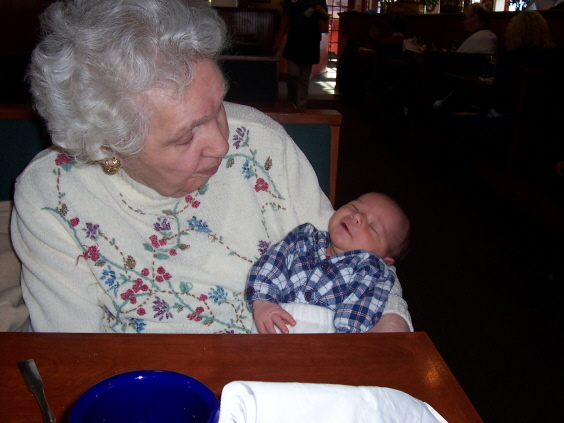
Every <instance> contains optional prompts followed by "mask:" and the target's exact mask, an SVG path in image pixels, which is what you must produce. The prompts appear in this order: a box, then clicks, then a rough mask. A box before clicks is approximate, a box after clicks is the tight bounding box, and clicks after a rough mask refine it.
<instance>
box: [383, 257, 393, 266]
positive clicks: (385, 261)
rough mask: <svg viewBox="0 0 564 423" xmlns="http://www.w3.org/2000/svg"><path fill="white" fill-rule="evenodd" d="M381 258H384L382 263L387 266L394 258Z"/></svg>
mask: <svg viewBox="0 0 564 423" xmlns="http://www.w3.org/2000/svg"><path fill="white" fill-rule="evenodd" d="M382 260H384V263H386V265H388V266H391V265H392V264H394V262H395V260H394V259H393V258H391V257H384V258H383V259H382Z"/></svg>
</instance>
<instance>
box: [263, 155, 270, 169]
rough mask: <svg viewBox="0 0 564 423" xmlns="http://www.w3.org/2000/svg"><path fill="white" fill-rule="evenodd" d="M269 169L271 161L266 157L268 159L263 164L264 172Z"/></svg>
mask: <svg viewBox="0 0 564 423" xmlns="http://www.w3.org/2000/svg"><path fill="white" fill-rule="evenodd" d="M271 167H272V159H271V158H270V156H268V159H266V162H265V163H264V168H265V169H266V170H270V168H271Z"/></svg>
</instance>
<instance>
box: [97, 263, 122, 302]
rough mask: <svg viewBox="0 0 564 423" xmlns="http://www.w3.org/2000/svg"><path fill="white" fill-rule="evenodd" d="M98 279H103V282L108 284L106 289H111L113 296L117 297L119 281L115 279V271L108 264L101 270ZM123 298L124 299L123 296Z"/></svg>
mask: <svg viewBox="0 0 564 423" xmlns="http://www.w3.org/2000/svg"><path fill="white" fill-rule="evenodd" d="M100 280H102V281H105V282H104V283H105V284H106V285H108V286H109V288H108V291H113V293H114V297H117V291H118V289H119V282H117V281H116V272H114V271H113V270H112V268H111V267H110V266H108V268H107V269H104V270H103V272H102V276H101V277H100ZM122 298H123V294H122ZM123 299H124V300H125V298H123Z"/></svg>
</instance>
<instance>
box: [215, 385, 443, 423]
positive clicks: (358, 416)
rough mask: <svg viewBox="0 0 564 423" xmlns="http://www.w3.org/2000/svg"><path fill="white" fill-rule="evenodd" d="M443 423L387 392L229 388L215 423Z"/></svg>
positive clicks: (339, 388)
mask: <svg viewBox="0 0 564 423" xmlns="http://www.w3.org/2000/svg"><path fill="white" fill-rule="evenodd" d="M300 422H306V423H316V422H320V423H321V422H323V423H332V422H335V423H336V422H339V423H347V422H350V423H358V422H362V423H372V422H373V423H376V422H379V423H380V422H386V423H396V422H397V423H405V422H420V423H445V422H446V420H445V419H443V418H442V417H441V415H440V414H439V413H437V412H436V411H435V410H434V409H433V407H431V406H430V405H429V404H427V403H424V402H422V401H419V400H418V399H415V398H413V397H412V396H410V395H408V394H406V393H404V392H401V391H397V390H395V389H390V388H379V387H373V386H345V385H327V384H315V383H270V382H243V381H237V382H231V383H229V384H227V385H225V387H224V388H223V392H222V394H221V411H220V415H219V423H300Z"/></svg>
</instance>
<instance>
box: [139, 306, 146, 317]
mask: <svg viewBox="0 0 564 423" xmlns="http://www.w3.org/2000/svg"><path fill="white" fill-rule="evenodd" d="M145 313H147V312H146V311H145V309H144V308H143V307H141V308H139V309H137V314H138V315H139V316H144V315H145Z"/></svg>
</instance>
